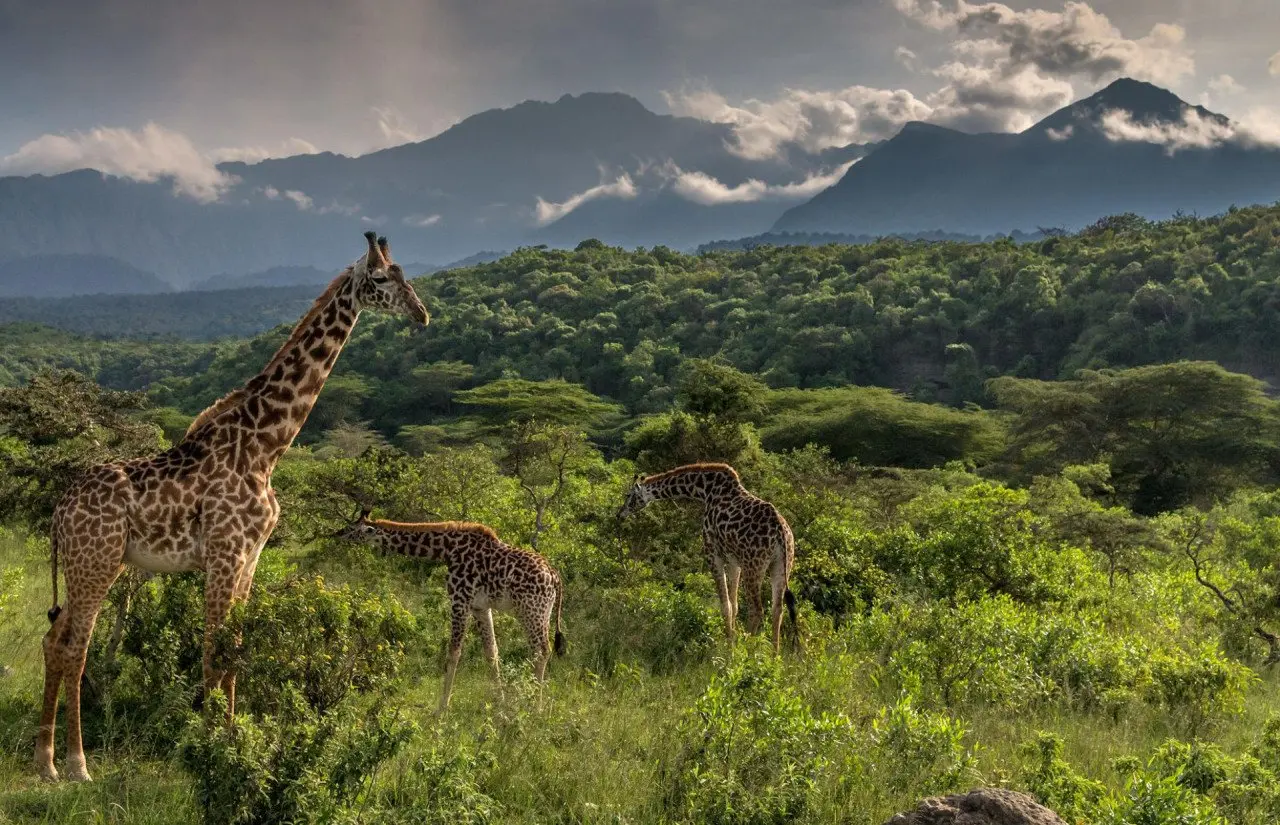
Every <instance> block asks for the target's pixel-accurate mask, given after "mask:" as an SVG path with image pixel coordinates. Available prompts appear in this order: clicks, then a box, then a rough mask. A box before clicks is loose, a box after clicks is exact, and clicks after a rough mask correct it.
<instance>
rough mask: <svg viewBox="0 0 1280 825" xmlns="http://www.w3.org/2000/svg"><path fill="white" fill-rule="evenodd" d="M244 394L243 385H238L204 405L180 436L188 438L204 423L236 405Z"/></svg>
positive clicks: (242, 398)
mask: <svg viewBox="0 0 1280 825" xmlns="http://www.w3.org/2000/svg"><path fill="white" fill-rule="evenodd" d="M244 396H245V390H244V387H240V388H239V389H234V390H232V391H231V392H229V393H227V394H226V395H224V396H222V397H221V398H219V399H218V400H217V401H214V402H213V403H212V404H210V405H209V406H207V407H205V408H204V410H202V411H201V412H200V414H199V415H197V416H196V417H195V420H194V421H192V422H191V426H190V427H187V431H186V433H184V434H183V436H182V437H183V438H189V437H190V436H191V434H192V433H193V432H195V431H196V430H198V429H200V428H201V427H203V426H204V425H205V424H207V423H208V422H210V421H212V420H213V419H215V418H217V417H218V416H220V415H222V414H223V413H224V412H226V411H227V410H229V409H231V408H232V407H234V406H237V405H238V404H239V403H240V402H241V401H243V400H244Z"/></svg>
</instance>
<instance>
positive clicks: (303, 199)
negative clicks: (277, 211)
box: [262, 186, 316, 212]
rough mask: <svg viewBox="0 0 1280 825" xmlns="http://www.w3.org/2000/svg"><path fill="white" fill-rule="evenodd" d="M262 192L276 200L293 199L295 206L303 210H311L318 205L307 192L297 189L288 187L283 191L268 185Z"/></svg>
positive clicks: (270, 198)
mask: <svg viewBox="0 0 1280 825" xmlns="http://www.w3.org/2000/svg"><path fill="white" fill-rule="evenodd" d="M262 194H263V195H266V197H267V200H272V201H275V200H280V199H281V198H284V199H285V200H291V201H293V204H294V206H296V207H298V210H299V211H301V212H311V211H312V210H314V209H315V206H316V203H315V201H313V200H312V199H311V196H310V195H308V194H307V193H306V192H299V191H298V190H297V189H286V190H284V191H283V192H281V191H280V190H279V189H277V188H275V187H274V186H267V187H264V188H263V190H262Z"/></svg>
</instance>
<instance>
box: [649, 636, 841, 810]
mask: <svg viewBox="0 0 1280 825" xmlns="http://www.w3.org/2000/svg"><path fill="white" fill-rule="evenodd" d="M846 728H847V722H846V721H845V720H843V719H842V718H839V717H831V716H815V715H814V714H813V712H812V711H811V710H810V708H809V706H808V705H807V704H805V702H804V701H803V700H802V699H801V698H800V696H799V695H797V694H796V693H795V691H794V690H793V689H792V688H790V687H789V686H788V685H787V684H786V683H785V681H784V679H783V674H782V672H781V669H780V665H779V663H778V662H777V661H776V660H774V659H772V658H767V657H762V656H745V655H744V656H743V657H742V658H741V659H740V660H739V661H737V662H735V663H734V664H733V665H732V666H731V667H729V668H728V669H727V670H726V671H725V672H724V673H721V674H718V675H716V676H715V677H713V678H712V680H711V684H710V685H709V686H708V687H707V689H706V691H704V692H703V694H702V696H701V697H699V698H698V700H697V702H696V703H695V704H694V706H693V708H691V709H690V710H689V711H688V712H687V713H686V714H685V719H684V721H683V722H682V723H681V724H680V728H679V731H680V737H681V741H682V743H683V744H682V746H681V750H680V753H679V755H678V756H677V757H676V759H675V762H674V764H672V765H671V766H670V767H669V768H668V769H667V770H665V771H664V785H665V788H666V794H665V797H664V800H663V804H664V808H665V809H666V810H667V812H668V813H669V814H670V815H671V816H672V818H674V819H676V820H677V821H681V822H707V823H724V825H728V824H729V823H733V825H747V823H751V824H752V825H754V824H755V823H761V824H763V823H784V822H793V821H795V820H796V819H797V818H800V817H802V816H803V815H804V813H805V811H806V810H807V808H808V806H809V797H810V792H811V791H812V789H813V787H814V776H815V773H816V772H817V770H818V768H819V766H820V765H821V763H822V761H823V758H822V755H821V754H822V753H823V751H824V749H825V748H826V747H827V745H828V744H829V742H830V740H831V739H832V738H833V737H834V736H835V735H836V734H837V733H839V732H841V731H844V730H846Z"/></svg>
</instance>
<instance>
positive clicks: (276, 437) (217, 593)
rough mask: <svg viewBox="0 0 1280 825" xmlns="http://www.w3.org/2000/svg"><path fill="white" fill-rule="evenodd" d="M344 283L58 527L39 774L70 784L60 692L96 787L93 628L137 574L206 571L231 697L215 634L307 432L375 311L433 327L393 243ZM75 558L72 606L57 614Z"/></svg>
mask: <svg viewBox="0 0 1280 825" xmlns="http://www.w3.org/2000/svg"><path fill="white" fill-rule="evenodd" d="M365 238H366V239H367V240H368V242H369V248H368V250H367V251H366V252H365V253H364V254H363V255H361V256H360V258H359V259H357V260H356V262H355V263H354V264H352V265H351V266H349V267H347V269H346V270H345V271H343V273H342V274H341V275H339V276H338V277H337V278H335V279H334V280H333V282H332V283H331V284H329V287H328V288H327V289H325V291H324V294H322V295H321V296H320V297H319V298H318V299H317V300H316V302H315V305H314V306H312V307H311V309H310V310H309V311H308V312H307V314H306V315H304V316H303V317H302V320H300V321H299V322H298V325H297V326H296V327H294V329H293V332H292V334H290V335H289V339H288V340H287V341H285V343H284V345H283V346H282V347H280V349H279V351H277V352H276V354H275V355H274V356H273V357H272V358H271V361H270V362H269V363H268V364H267V366H266V367H265V368H264V369H263V370H262V372H260V373H258V374H257V375H256V376H254V377H253V378H251V379H250V380H249V382H248V383H246V384H245V385H244V386H243V387H241V388H239V389H237V390H233V391H232V392H230V393H228V394H227V395H225V396H223V397H222V398H221V399H219V400H218V401H217V402H215V403H214V404H213V405H212V406H211V407H209V408H208V409H206V410H205V411H204V412H202V413H200V415H199V416H197V417H196V420H195V421H194V422H192V424H191V427H190V429H188V430H187V433H186V435H185V436H184V437H183V439H182V441H180V442H178V444H176V445H174V446H173V447H172V448H170V449H169V450H167V451H165V452H163V453H161V454H160V455H157V456H154V457H152V458H144V459H137V460H134V461H126V462H120V463H115V464H103V465H100V466H98V467H94V468H92V469H90V470H89V471H87V472H86V473H85V474H84V475H83V476H81V477H80V478H79V479H78V480H77V481H76V482H75V483H73V484H72V485H71V487H70V488H69V489H68V490H67V492H66V493H65V494H64V495H63V497H62V499H61V500H60V501H59V503H58V506H57V508H56V509H55V510H54V514H53V527H52V533H51V537H52V543H53V556H52V568H53V607H52V608H51V609H50V610H49V621H50V622H51V623H52V627H50V628H49V632H48V633H47V634H45V637H44V663H45V676H44V709H43V712H42V714H41V717H40V733H39V736H38V738H37V741H36V768H37V770H39V772H40V775H41V776H42V777H44V778H45V779H49V780H57V778H58V771H57V769H56V768H54V766H53V737H54V728H55V725H56V720H57V711H58V690H59V685H60V684H65V685H66V690H67V767H66V771H67V778H68V779H72V780H78V781H89V780H90V778H91V777H90V776H89V772H88V770H87V768H86V766H85V760H84V748H83V745H82V744H81V741H80V677H81V675H82V674H83V673H84V663H85V655H86V653H87V651H88V647H89V638H90V636H91V635H92V634H93V625H94V622H95V621H96V620H97V618H98V611H99V609H101V607H102V602H103V599H105V598H106V595H107V591H108V590H109V589H110V588H111V584H112V582H114V581H115V580H116V577H117V576H118V575H120V571H121V570H123V569H124V565H126V564H128V565H131V566H133V567H138V568H141V569H143V570H147V571H151V572H156V573H172V572H180V571H188V570H204V571H205V635H204V688H205V691H206V693H207V692H208V691H209V690H211V689H213V688H215V687H220V688H222V689H223V690H224V691H225V692H226V694H227V714H228V720H230V717H231V714H232V713H233V712H234V710H235V673H234V672H233V671H218V670H215V669H214V667H213V660H212V654H213V644H212V641H213V634H214V632H215V631H216V630H217V628H218V626H219V625H221V624H222V622H223V621H224V620H225V619H226V617H227V614H228V612H229V611H230V609H231V606H232V604H234V603H236V602H239V601H243V600H244V599H246V598H248V595H249V588H250V586H251V585H252V584H253V571H254V568H255V567H256V566H257V563H258V554H259V553H260V552H261V551H262V546H263V545H264V544H266V542H267V539H268V538H269V537H270V536H271V531H272V530H274V529H275V526H276V521H277V519H278V518H279V515H280V507H279V505H278V504H276V497H275V493H274V492H273V491H272V489H271V473H272V471H273V470H274V469H275V466H276V462H277V461H279V460H280V456H281V455H283V454H284V451H285V450H287V449H288V448H289V445H290V443H292V442H293V439H294V437H295V436H296V435H297V434H298V431H299V430H300V429H301V428H302V425H303V423H304V422H305V421H306V420H307V415H308V414H309V413H310V412H311V408H312V407H313V406H314V405H315V402H316V398H317V397H318V396H319V394H320V389H321V387H323V386H324V382H325V379H326V378H328V376H329V373H330V371H331V370H332V369H333V365H334V362H335V361H337V359H338V353H339V352H341V351H342V347H343V345H344V344H345V343H346V342H347V338H348V337H349V336H350V335H351V330H352V328H353V327H354V326H355V323H356V319H357V318H358V317H359V315H360V311H361V310H363V309H381V310H387V311H390V312H398V313H401V314H404V315H408V316H409V317H411V318H413V319H414V320H416V321H418V322H420V323H422V324H424V325H425V324H427V323H428V321H429V320H430V316H429V315H428V314H427V310H426V307H424V306H423V305H422V301H421V300H419V299H418V296H417V295H416V294H415V293H414V291H413V287H412V286H410V285H409V283H408V282H407V281H406V280H405V278H404V273H403V272H402V271H401V269H400V267H399V266H397V265H395V264H393V263H392V262H391V257H390V250H389V249H388V248H387V242H386V238H378V237H377V236H376V235H375V234H374V233H373V232H366V233H365ZM60 555H61V557H62V566H63V571H64V576H65V577H66V581H67V600H66V603H65V605H61V606H60V605H59V604H58V560H59V556H60Z"/></svg>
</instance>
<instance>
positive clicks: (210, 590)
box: [204, 553, 246, 725]
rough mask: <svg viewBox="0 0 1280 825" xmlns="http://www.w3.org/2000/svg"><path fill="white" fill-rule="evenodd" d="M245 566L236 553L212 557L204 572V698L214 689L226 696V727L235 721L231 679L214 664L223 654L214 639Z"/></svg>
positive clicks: (224, 620) (232, 600) (244, 560)
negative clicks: (220, 690) (221, 691)
mask: <svg viewBox="0 0 1280 825" xmlns="http://www.w3.org/2000/svg"><path fill="white" fill-rule="evenodd" d="M245 563H246V559H245V557H244V556H243V555H241V554H239V553H222V554H217V555H213V556H212V558H210V560H209V561H208V562H207V563H206V568H205V585H204V695H205V698H206V699H207V698H208V696H209V694H210V693H211V692H213V691H214V690H215V689H222V690H223V691H224V692H225V693H226V697H227V714H226V723H227V725H231V724H232V722H233V720H234V717H235V702H236V698H235V677H234V674H232V673H231V669H230V668H220V667H219V665H220V664H221V663H220V662H217V661H216V660H217V659H219V658H221V656H220V654H221V653H224V652H225V651H218V650H217V635H218V631H219V630H220V629H221V628H222V625H223V623H225V622H226V620H227V615H228V614H229V613H230V612H231V605H232V603H233V602H234V601H235V594H236V586H237V584H238V583H239V581H240V575H241V574H242V573H243V572H244V569H245ZM228 676H230V678H228ZM206 707H208V705H207V704H206Z"/></svg>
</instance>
